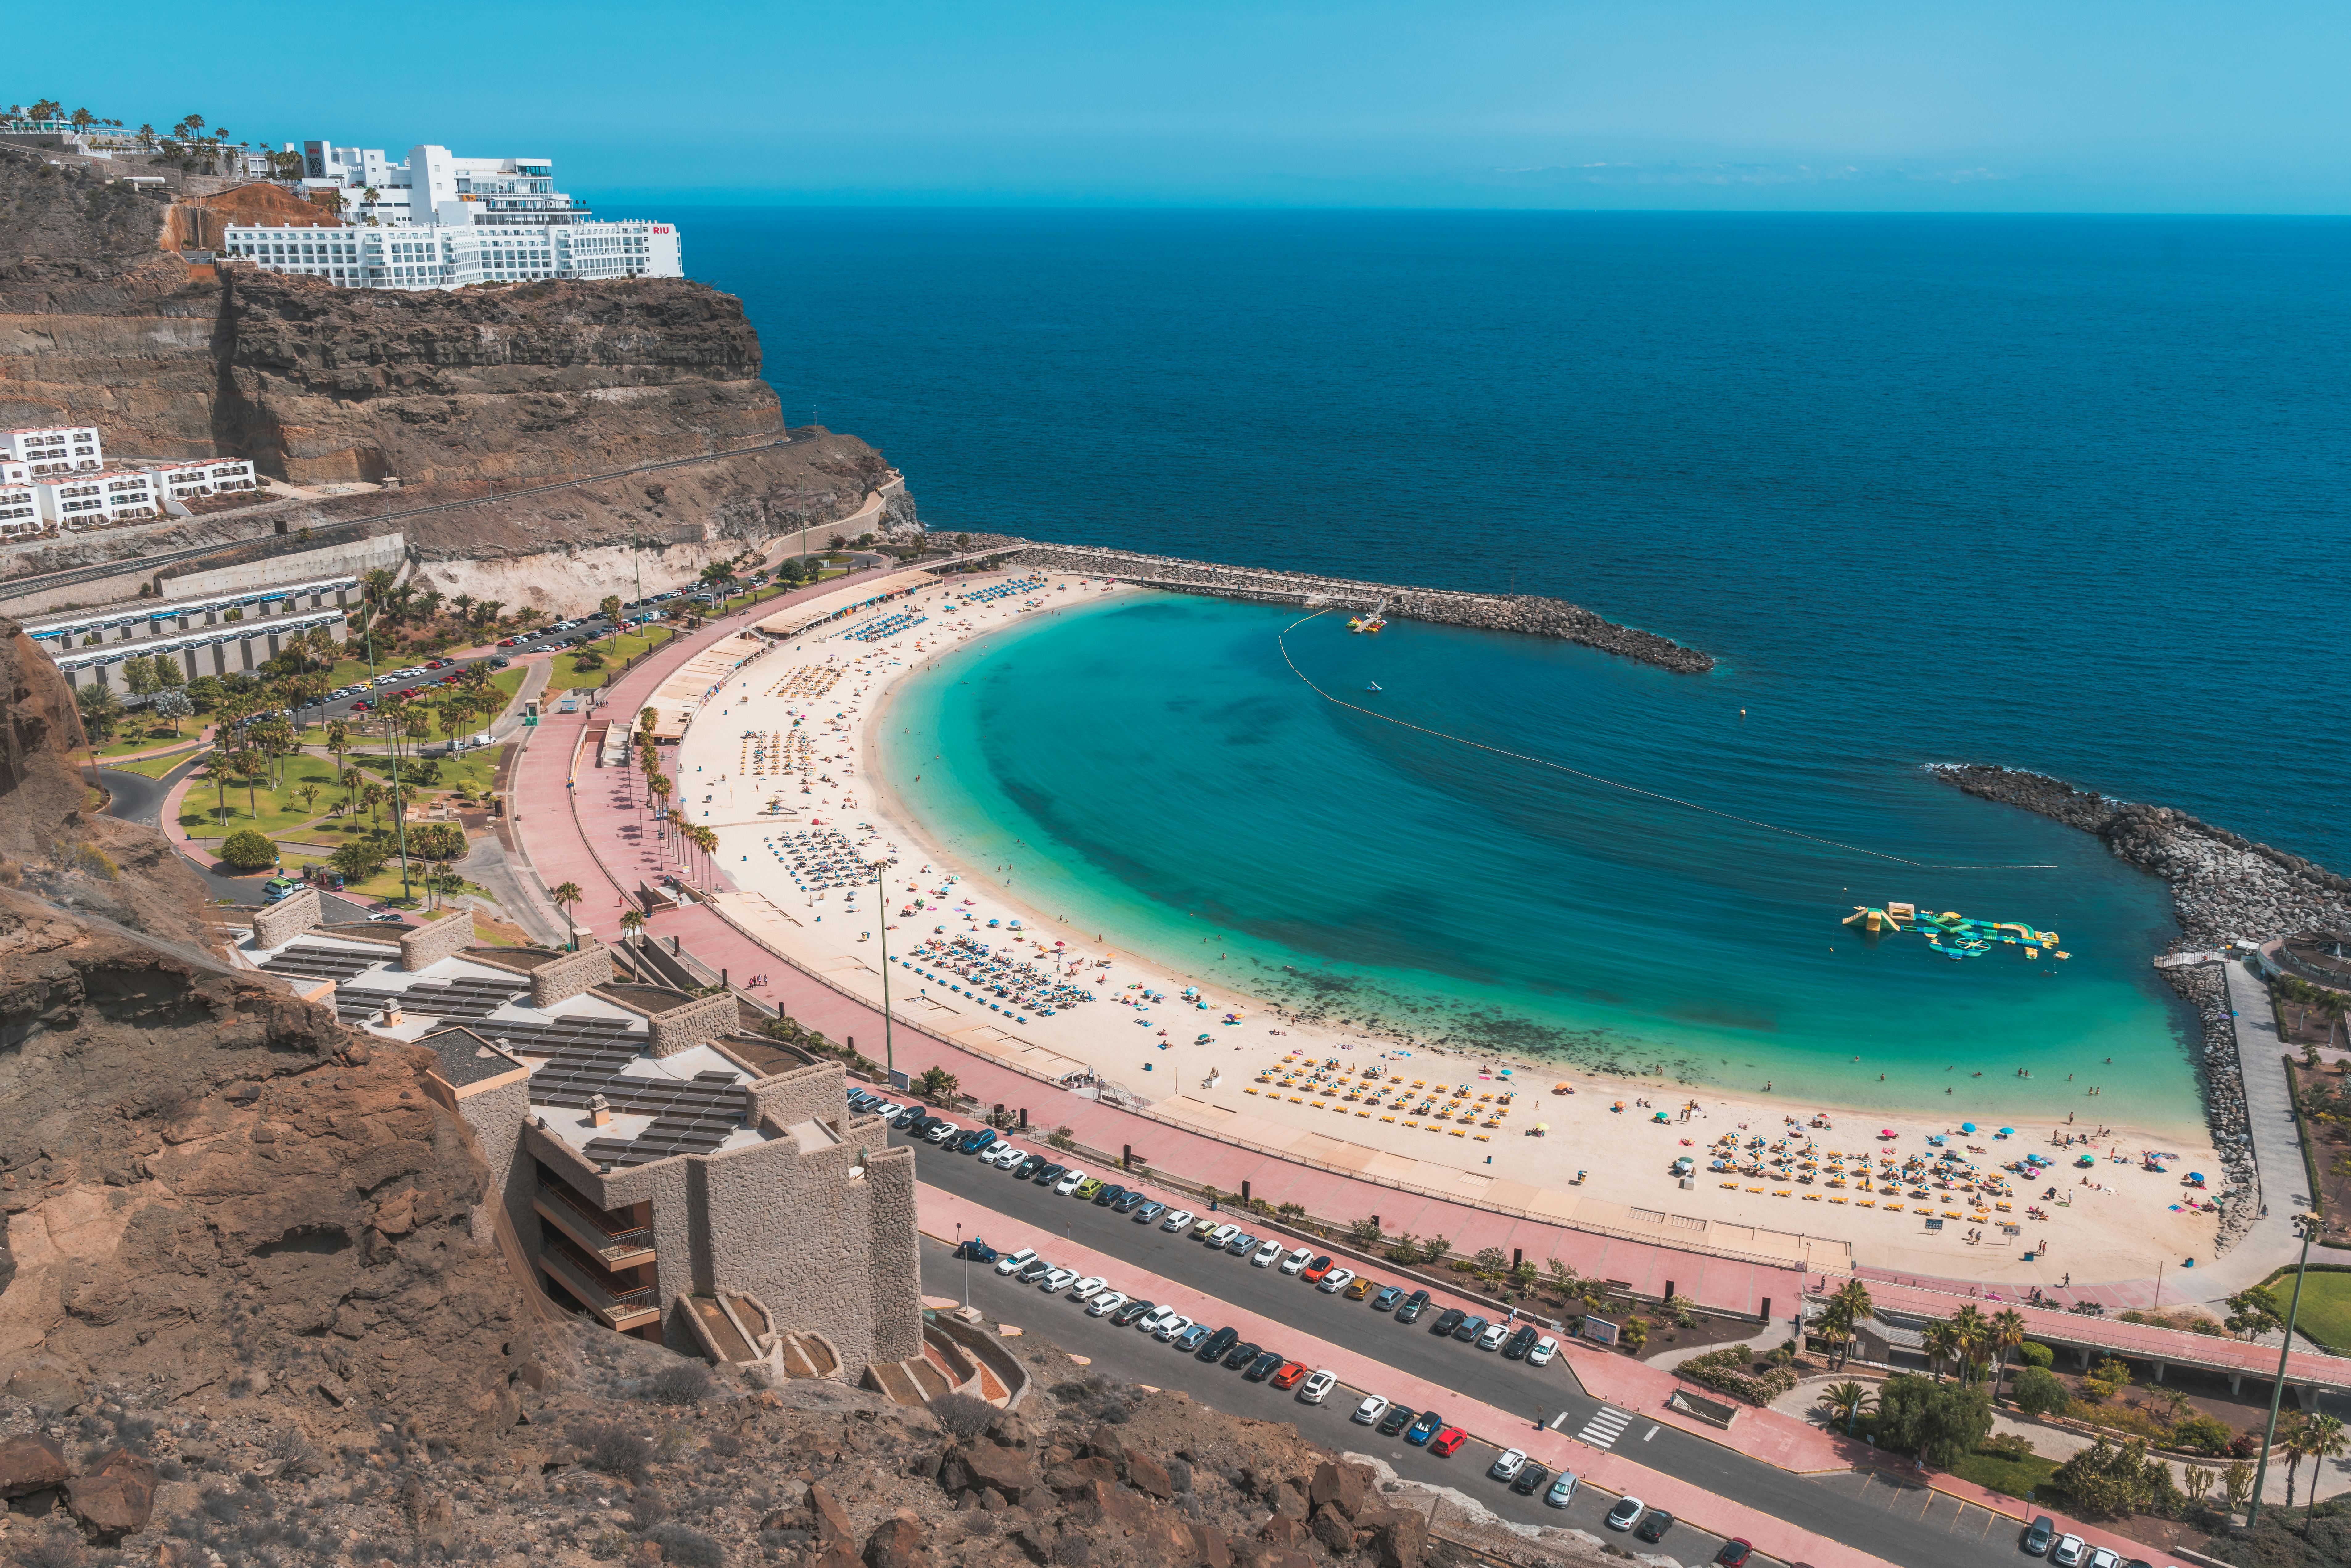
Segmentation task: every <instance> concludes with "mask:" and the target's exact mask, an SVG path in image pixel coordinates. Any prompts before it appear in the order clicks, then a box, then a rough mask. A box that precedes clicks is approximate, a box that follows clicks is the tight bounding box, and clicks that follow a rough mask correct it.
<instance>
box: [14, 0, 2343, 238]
mask: <svg viewBox="0 0 2351 1568" xmlns="http://www.w3.org/2000/svg"><path fill="white" fill-rule="evenodd" d="M19 31H20V32H21V33H22V34H23V35H24V36H23V37H19V38H18V39H16V41H15V42H14V43H13V44H12V46H11V49H10V55H11V59H10V62H9V63H10V69H9V72H8V75H9V77H10V78H12V80H11V83H10V85H8V86H6V87H5V88H0V97H5V98H7V99H15V100H16V101H25V102H29V101H31V100H32V99H35V98H37V97H43V96H49V97H56V98H59V99H64V100H65V102H66V104H67V107H68V108H73V107H76V106H78V105H81V104H85V103H86V104H87V105H88V106H89V108H90V109H92V110H96V111H98V112H99V113H101V114H105V115H108V116H120V118H122V119H124V120H129V121H130V122H131V123H132V124H134V125H135V124H137V123H138V122H139V121H141V120H152V121H153V122H154V123H156V124H157V125H159V126H160V125H167V124H169V123H170V122H171V121H172V120H176V119H178V118H179V117H180V116H181V115H183V114H184V113H187V112H188V111H189V110H198V111H200V112H202V113H203V114H204V115H205V116H206V117H207V118H208V119H210V120H216V121H219V122H222V123H225V124H226V125H227V126H228V127H229V129H230V130H231V131H232V132H234V133H235V135H237V136H239V137H254V138H266V139H268V140H269V141H272V142H280V141H299V140H302V139H304V138H308V137H325V138H329V139H331V140H334V141H342V142H353V143H358V144H360V145H367V146H376V145H381V146H384V147H387V148H405V147H407V146H409V145H411V144H412V143H413V142H417V141H438V142H442V143H444V144H446V145H448V146H450V147H452V148H454V149H455V150H457V151H459V152H465V153H470V154H499V153H506V152H532V153H543V154H549V155H551V156H553V157H554V158H556V159H557V160H558V162H559V171H558V172H559V173H560V174H561V175H562V176H563V181H564V183H565V184H566V185H567V186H569V187H570V188H572V189H574V190H576V191H578V192H580V193H582V194H586V195H590V196H592V197H599V198H602V197H606V196H610V195H611V194H613V193H655V192H661V193H671V194H674V195H682V194H684V193H693V194H694V195H695V196H696V197H700V198H716V199H726V200H745V201H792V202H851V203H871V202H891V203H910V202H911V203H943V204H944V203H956V204H961V203H1050V204H1068V203H1144V204H1150V203H1181V204H1343V205H1473V206H1569V207H1593V206H1603V207H1692V208H1798V209H1823V208H1834V209H1856V210H1872V209H1898V210H1928V211H1932V210H1953V211H1987V210H1989V211H2028V212H2046V211H2082V212H2100V211H2105V212H2113V211H2134V212H2149V211H2165V212H2276V213H2307V212H2337V213H2339V212H2345V211H2351V90H2346V87H2345V83H2346V78H2351V72H2346V65H2351V5H2346V4H2343V3H2342V0H2334V3H2331V4H2325V5H2315V4H2306V3H2303V0H2277V3H2273V4H2266V5H2225V4H2220V3H2219V0H2212V3H2209V4H2202V5H2176V4H2164V3H2162V0H2147V3H2139V0H2133V3H2122V0H2071V3H2069V0H2022V3H2001V4H1975V5H1937V4H1911V3H1908V0H1874V3H1868V4H1821V3H1807V0H1783V3H1756V0H1631V3H1626V0H1609V3H1605V4H1590V3H1584V0H1562V3H1555V4H1541V5H1539V4H1486V5H1478V4H1458V3H1457V4H1430V3H1428V0H1414V3H1410V4H1404V3H1396V0H1344V3H1337V0H1333V3H1319V0H1318V3H1311V4H1297V3H1284V0H1239V3H1228V0H1187V3H1186V4H1180V5H1178V4H1173V3H1170V4H1155V5H1138V4H1125V3H1122V0H1064V3H1008V4H986V3H983V0H943V3H920V0H867V3H864V4H858V5H821V6H819V5H767V4H762V5H744V4H721V5H684V6H672V5H643V4H642V3H639V4H631V5H612V4H608V3H605V0H580V3H577V4H570V5H560V6H557V5H542V4H536V3H525V4H518V5H503V6H498V7H494V8H485V7H481V6H478V5H444V4H435V3H430V0H428V3H425V4H421V5H413V6H408V7H405V8H402V9H399V10H396V11H392V12H384V13H371V14H370V15H369V17H368V19H367V20H365V21H361V20H358V19H353V18H342V17H338V16H334V15H333V14H331V13H329V12H323V11H319V10H318V9H317V8H315V7H303V8H299V9H297V8H295V7H292V6H285V5H263V6H259V7H246V8H242V9H237V10H234V11H229V12H223V11H220V10H217V9H208V8H205V7H202V6H194V7H191V6H186V5H168V6H166V5H152V4H149V3H146V0H127V3H126V4H123V5H115V6H111V7H109V8H108V9H107V10H106V11H105V12H104V13H103V24H102V31H103V33H104V34H105V36H106V37H108V38H110V39H111V40H113V41H114V43H115V45H117V46H119V47H91V46H92V39H91V37H90V36H89V34H88V33H87V32H86V31H84V30H83V29H81V28H80V27H78V26H66V27H55V28H52V27H40V28H26V29H19Z"/></svg>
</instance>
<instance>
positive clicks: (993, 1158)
mask: <svg viewBox="0 0 2351 1568" xmlns="http://www.w3.org/2000/svg"><path fill="white" fill-rule="evenodd" d="M1036 1157H1037V1156H1036V1155H1032V1154H1030V1153H1029V1151H1028V1150H1026V1149H1024V1148H1022V1147H1021V1146H1020V1145H1018V1144H1006V1145H1004V1146H1003V1147H1001V1148H996V1149H990V1150H989V1151H988V1152H987V1163H988V1164H990V1165H992V1166H995V1167H996V1168H997V1169H998V1170H1000V1171H1010V1170H1019V1168H1020V1167H1021V1166H1024V1165H1027V1164H1028V1163H1029V1161H1030V1160H1033V1159H1035V1158H1036Z"/></svg>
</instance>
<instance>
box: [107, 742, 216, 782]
mask: <svg viewBox="0 0 2351 1568" xmlns="http://www.w3.org/2000/svg"><path fill="white" fill-rule="evenodd" d="M195 755H196V752H195V749H194V748H193V747H191V748H190V749H188V750H186V751H175V752H173V753H172V755H171V756H169V757H147V758H141V759H140V760H139V761H137V762H109V763H106V764H105V766H106V767H109V768H120V769H122V771H124V772H125V773H136V774H138V775H140V776H141V778H146V779H161V778H162V777H163V775H164V774H166V773H169V772H170V771H172V768H177V767H179V766H180V764H182V763H183V762H185V761H186V760H187V759H188V758H191V757H193V756H195Z"/></svg>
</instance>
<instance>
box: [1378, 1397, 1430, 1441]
mask: <svg viewBox="0 0 2351 1568" xmlns="http://www.w3.org/2000/svg"><path fill="white" fill-rule="evenodd" d="M1419 1418H1420V1412H1419V1411H1417V1410H1408V1409H1406V1408H1405V1406H1401V1405H1391V1406H1388V1413H1387V1414H1386V1415H1384V1416H1381V1417H1380V1424H1379V1427H1377V1428H1376V1429H1377V1431H1378V1432H1379V1435H1380V1436H1381V1437H1395V1435H1396V1434H1397V1433H1398V1432H1401V1431H1403V1430H1404V1429H1405V1427H1409V1426H1411V1425H1412V1424H1413V1423H1414V1422H1415V1421H1416V1420H1418V1419H1419Z"/></svg>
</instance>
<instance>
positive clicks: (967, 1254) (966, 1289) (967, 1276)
mask: <svg viewBox="0 0 2351 1568" xmlns="http://www.w3.org/2000/svg"><path fill="white" fill-rule="evenodd" d="M956 1253H957V1254H959V1255H960V1256H961V1257H962V1259H963V1304H964V1308H965V1310H966V1311H968V1310H970V1307H971V1251H970V1249H968V1248H967V1247H965V1246H964V1244H963V1225H962V1223H961V1222H960V1221H958V1222H957V1223H956Z"/></svg>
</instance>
